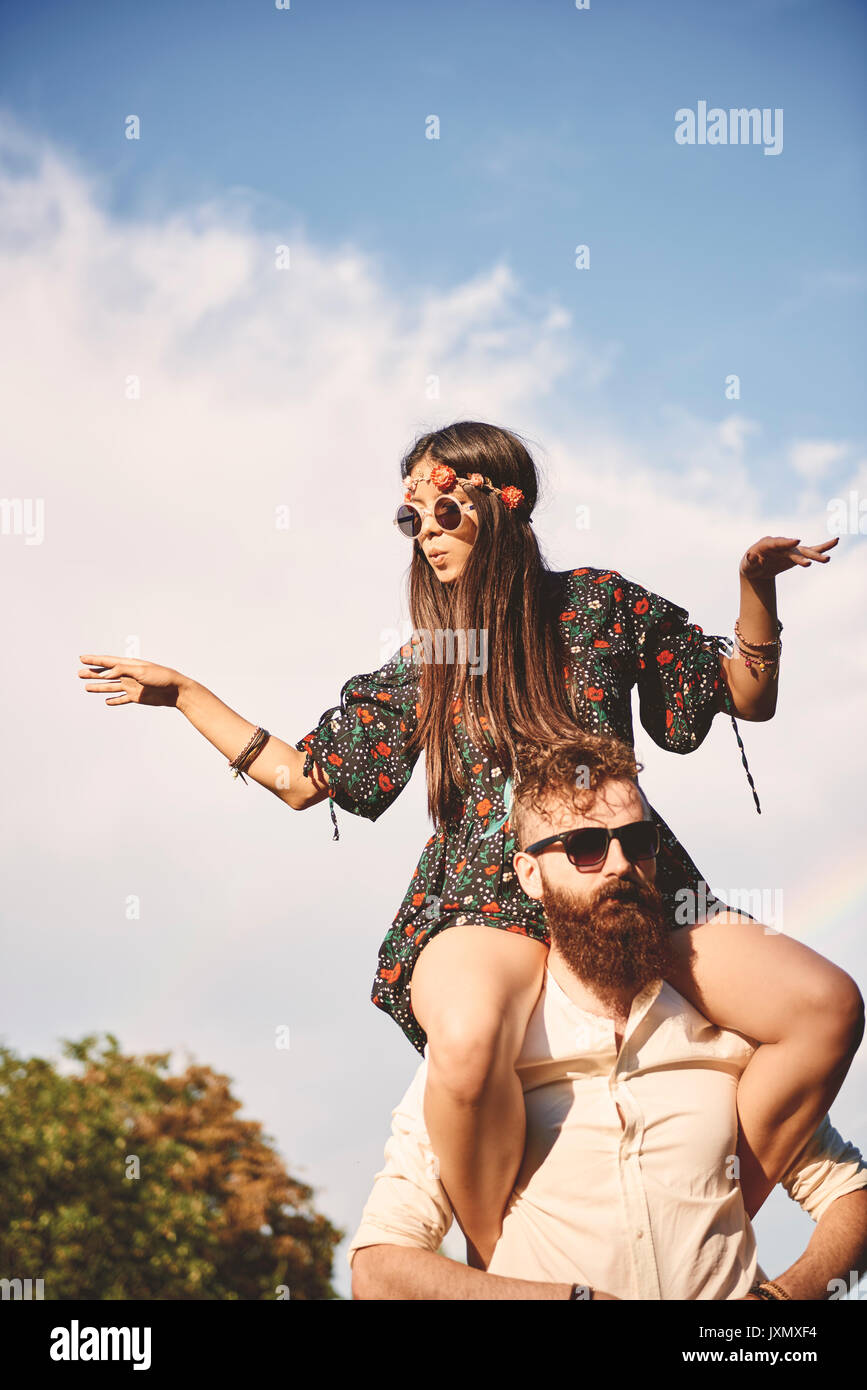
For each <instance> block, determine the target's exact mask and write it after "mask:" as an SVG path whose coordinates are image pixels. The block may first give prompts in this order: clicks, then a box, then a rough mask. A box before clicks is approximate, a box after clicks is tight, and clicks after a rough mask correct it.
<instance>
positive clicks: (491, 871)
mask: <svg viewBox="0 0 867 1390" xmlns="http://www.w3.org/2000/svg"><path fill="white" fill-rule="evenodd" d="M497 870H498V866H497V865H496V864H488V865H487V867H486V869H485V873H486V874H495V873H497Z"/></svg>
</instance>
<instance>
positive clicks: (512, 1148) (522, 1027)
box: [411, 926, 548, 1269]
mask: <svg viewBox="0 0 867 1390" xmlns="http://www.w3.org/2000/svg"><path fill="white" fill-rule="evenodd" d="M547 954H548V948H547V946H545V945H544V944H543V943H542V942H540V941H534V940H533V939H532V938H529V937H525V936H522V935H521V934H519V933H517V932H509V931H503V930H502V929H500V928H498V927H485V926H462V927H449V928H448V929H447V930H445V931H442V932H440V933H439V935H438V936H435V937H434V938H433V940H432V941H429V942H428V944H427V945H426V946H425V947H424V949H423V950H422V952H421V955H420V956H419V958H418V960H417V961H416V964H415V968H414V970H413V973H412V981H411V1000H412V1009H413V1013H414V1014H415V1016H416V1018H417V1019H418V1021H419V1023H420V1024H421V1026H422V1028H424V1030H425V1032H426V1033H427V1038H428V1054H427V1057H428V1074H427V1083H426V1086H425V1096H424V1118H425V1124H426V1126H427V1131H428V1135H429V1136H430V1141H431V1147H432V1148H433V1151H434V1153H435V1154H436V1155H437V1158H438V1160H439V1177H440V1181H441V1182H442V1184H443V1187H444V1188H445V1190H446V1192H447V1193H448V1197H449V1201H450V1202H451V1204H452V1208H453V1210H454V1212H455V1216H456V1217H457V1220H458V1223H459V1224H460V1227H461V1230H462V1231H463V1232H464V1235H465V1236H466V1238H467V1259H468V1262H469V1263H470V1264H472V1265H475V1266H476V1267H477V1268H480V1269H483V1268H485V1267H486V1266H487V1264H488V1262H489V1260H490V1258H491V1255H492V1254H493V1250H494V1246H495V1245H496V1243H497V1239H498V1237H499V1234H500V1229H501V1225H502V1219H503V1212H504V1209H505V1206H506V1202H507V1201H508V1199H509V1196H510V1194H511V1191H512V1188H513V1186H514V1184H515V1179H516V1177H517V1175H518V1170H519V1168H520V1165H521V1158H522V1156H523V1152H524V1137H525V1130H526V1115H525V1111H524V1093H523V1090H522V1088H521V1083H520V1080H519V1079H518V1075H517V1072H516V1071H515V1063H516V1061H517V1059H518V1054H519V1053H520V1051H521V1045H522V1043H523V1041H524V1034H525V1032H526V1030H527V1023H528V1021H529V1018H530V1015H531V1013H532V1012H533V1009H534V1007H535V1005H536V1002H537V1000H538V998H539V991H540V989H541V987H542V977H543V971H544V965H545V959H546V956H547Z"/></svg>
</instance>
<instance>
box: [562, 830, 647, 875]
mask: <svg viewBox="0 0 867 1390" xmlns="http://www.w3.org/2000/svg"><path fill="white" fill-rule="evenodd" d="M617 838H618V839H619V841H620V846H621V849H622V850H623V853H624V854H625V855H626V858H627V859H628V860H629V861H630V863H632V864H638V863H642V862H643V861H644V860H646V859H653V858H655V856H656V854H657V851H658V850H659V827H658V826H657V824H656V822H655V821H650V820H642V821H635V822H634V823H633V824H632V825H623V826H620V827H619V834H618V837H617ZM564 843H565V846H566V853H567V854H568V856H569V858H570V860H571V861H572V863H573V864H574V865H575V867H576V869H584V870H587V869H599V868H601V867H602V865H603V864H604V862H605V860H606V858H607V856H608V838H607V836H606V834H605V831H604V830H603V829H601V827H600V828H599V829H597V828H596V826H590V827H588V828H587V829H586V830H573V831H572V833H571V835H567V836H566V839H565V841H564Z"/></svg>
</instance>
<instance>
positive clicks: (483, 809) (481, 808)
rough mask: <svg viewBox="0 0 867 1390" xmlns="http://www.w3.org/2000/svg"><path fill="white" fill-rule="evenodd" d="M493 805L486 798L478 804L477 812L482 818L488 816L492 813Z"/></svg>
mask: <svg viewBox="0 0 867 1390" xmlns="http://www.w3.org/2000/svg"><path fill="white" fill-rule="evenodd" d="M491 805H492V803H491V801H490V799H489V798H488V797H487V796H486V797H485V798H484V800H483V801H477V802H476V811H477V812H478V814H479V815H480V816H486V815H488V813H489V812H490V809H491Z"/></svg>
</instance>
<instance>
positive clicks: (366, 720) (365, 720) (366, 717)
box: [358, 705, 373, 724]
mask: <svg viewBox="0 0 867 1390" xmlns="http://www.w3.org/2000/svg"><path fill="white" fill-rule="evenodd" d="M358 717H359V719H360V720H361V722H362V724H372V723H373V715H372V714H371V713H370V710H369V709H365V708H364V706H363V705H359V706H358Z"/></svg>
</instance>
